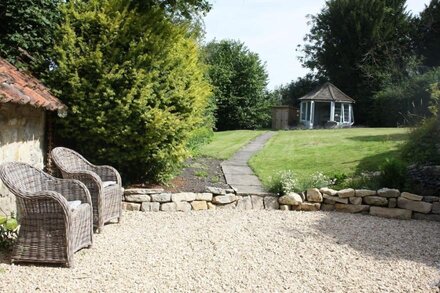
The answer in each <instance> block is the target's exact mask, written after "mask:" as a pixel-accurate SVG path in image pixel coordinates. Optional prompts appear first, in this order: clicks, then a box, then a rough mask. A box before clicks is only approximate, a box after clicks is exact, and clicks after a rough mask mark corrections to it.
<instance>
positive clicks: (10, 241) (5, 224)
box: [0, 215, 18, 249]
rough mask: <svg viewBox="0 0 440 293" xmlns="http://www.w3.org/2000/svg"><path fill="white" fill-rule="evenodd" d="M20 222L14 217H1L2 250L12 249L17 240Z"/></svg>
mask: <svg viewBox="0 0 440 293" xmlns="http://www.w3.org/2000/svg"><path fill="white" fill-rule="evenodd" d="M17 230H18V222H17V220H16V219H15V217H14V215H11V216H10V217H7V216H4V215H0V249H11V248H12V246H13V245H14V242H15V239H16V238H17Z"/></svg>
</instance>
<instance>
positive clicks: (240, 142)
mask: <svg viewBox="0 0 440 293" xmlns="http://www.w3.org/2000/svg"><path fill="white" fill-rule="evenodd" d="M264 132H265V131H264V130H233V131H220V132H216V133H214V138H213V140H212V141H211V142H210V143H209V144H207V145H204V146H202V147H201V148H200V149H199V150H197V153H196V154H197V156H204V157H211V158H216V159H220V160H227V159H229V158H230V157H231V156H232V155H233V154H234V153H235V152H236V151H238V150H239V149H240V148H241V147H243V146H244V145H246V144H247V143H248V142H250V141H251V140H252V139H254V138H255V137H257V136H259V135H260V134H263V133H264Z"/></svg>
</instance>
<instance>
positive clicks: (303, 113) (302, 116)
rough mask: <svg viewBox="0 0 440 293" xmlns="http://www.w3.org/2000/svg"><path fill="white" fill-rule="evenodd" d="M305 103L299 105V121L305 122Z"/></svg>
mask: <svg viewBox="0 0 440 293" xmlns="http://www.w3.org/2000/svg"><path fill="white" fill-rule="evenodd" d="M306 112H307V109H306V103H301V120H306Z"/></svg>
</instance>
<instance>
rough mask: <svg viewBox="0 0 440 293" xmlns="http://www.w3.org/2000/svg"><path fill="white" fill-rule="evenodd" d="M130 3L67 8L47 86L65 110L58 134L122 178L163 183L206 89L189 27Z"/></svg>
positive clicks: (109, 0)
mask: <svg viewBox="0 0 440 293" xmlns="http://www.w3.org/2000/svg"><path fill="white" fill-rule="evenodd" d="M134 2H135V1H127V0H90V1H69V2H68V3H67V4H66V5H65V7H64V9H63V15H64V23H63V24H62V25H61V27H60V32H59V34H58V37H57V42H56V46H55V50H54V55H53V60H56V64H55V68H54V70H53V71H52V72H51V81H52V82H51V84H52V86H53V87H54V88H56V89H57V90H58V92H59V97H61V98H62V100H63V101H64V102H65V103H66V104H67V105H68V106H69V109H70V112H69V113H68V115H67V117H66V118H65V119H61V120H60V121H59V125H58V130H59V132H58V134H59V135H60V138H61V139H62V141H63V143H64V144H67V145H69V146H71V147H74V148H75V149H77V150H78V151H79V152H81V153H83V154H84V155H85V156H86V157H88V158H90V159H91V160H92V161H96V162H97V163H107V164H112V165H115V166H116V167H117V168H119V170H121V171H122V172H121V173H122V175H123V177H125V179H128V180H130V181H139V180H144V179H148V180H154V181H164V180H166V179H167V178H168V177H169V176H170V174H171V173H172V172H173V171H174V170H175V169H176V168H177V167H178V166H179V163H180V162H182V161H183V160H184V159H185V158H186V157H187V155H188V152H187V150H186V145H187V142H188V139H189V138H190V136H191V134H192V132H193V131H195V130H196V128H197V127H199V126H200V124H201V123H202V121H203V115H204V113H205V107H206V104H207V100H208V97H209V95H210V86H209V83H208V82H207V80H206V78H205V72H206V68H205V66H204V64H203V63H202V62H201V56H200V50H199V47H198V44H197V39H196V37H195V36H194V34H193V31H192V30H191V29H190V24H189V23H188V22H187V21H176V20H175V19H174V18H172V17H170V16H169V15H168V14H167V13H166V12H165V11H164V10H163V9H162V8H161V7H158V6H152V7H148V9H147V8H145V7H141V8H140V7H138V6H136V5H133V3H134ZM179 3H180V2H179Z"/></svg>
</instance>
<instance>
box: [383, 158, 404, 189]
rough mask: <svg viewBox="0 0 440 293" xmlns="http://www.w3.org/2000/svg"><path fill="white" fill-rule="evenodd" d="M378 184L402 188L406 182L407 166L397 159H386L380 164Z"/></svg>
mask: <svg viewBox="0 0 440 293" xmlns="http://www.w3.org/2000/svg"><path fill="white" fill-rule="evenodd" d="M380 173H381V174H380V181H379V182H380V185H381V186H382V187H388V188H397V189H400V190H402V189H404V188H405V187H406V182H407V173H408V168H407V165H406V163H405V162H403V161H401V160H399V159H395V158H393V159H386V160H385V162H384V163H383V164H382V165H381V166H380Z"/></svg>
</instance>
